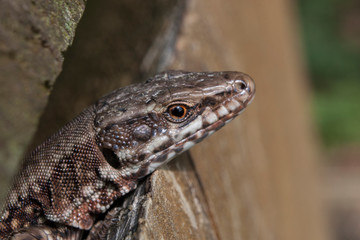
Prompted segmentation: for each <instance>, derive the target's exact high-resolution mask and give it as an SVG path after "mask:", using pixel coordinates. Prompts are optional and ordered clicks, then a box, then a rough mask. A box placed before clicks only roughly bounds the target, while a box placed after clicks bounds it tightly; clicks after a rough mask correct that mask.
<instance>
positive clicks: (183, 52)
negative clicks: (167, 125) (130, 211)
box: [33, 0, 329, 240]
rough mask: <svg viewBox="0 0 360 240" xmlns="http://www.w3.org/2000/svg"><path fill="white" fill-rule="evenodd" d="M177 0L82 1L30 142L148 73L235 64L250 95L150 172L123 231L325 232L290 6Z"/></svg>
mask: <svg viewBox="0 0 360 240" xmlns="http://www.w3.org/2000/svg"><path fill="white" fill-rule="evenodd" d="M140 2H142V4H140ZM179 2H182V1H174V2H171V3H169V1H163V0H157V1H147V2H146V4H144V2H143V1H133V2H131V1H118V0H111V1H110V0H109V1H105V2H99V1H92V0H89V1H88V2H87V7H86V11H85V15H84V17H83V19H82V20H81V23H80V24H79V27H78V29H77V34H76V39H75V41H74V45H73V47H72V49H70V51H68V52H67V53H66V55H65V63H64V68H63V72H62V73H61V75H60V77H59V78H58V80H57V82H56V84H55V86H54V90H53V92H52V95H51V97H50V102H49V105H48V107H47V108H46V110H45V113H44V115H43V117H42V118H41V120H40V125H39V128H38V133H37V134H36V136H35V138H34V141H33V144H36V143H39V141H41V140H42V139H43V138H44V137H45V136H47V135H49V134H50V133H51V132H54V131H55V130H56V129H57V128H58V127H59V126H61V125H62V124H63V123H64V122H65V121H67V120H69V119H71V118H72V117H73V116H74V115H75V114H76V113H78V112H79V111H81V109H82V108H83V107H85V106H86V105H89V104H91V103H93V102H94V101H95V99H97V98H98V97H100V96H101V95H103V94H104V93H106V92H107V91H109V90H111V89H113V88H115V87H119V86H122V85H126V84H129V83H130V82H135V81H141V80H143V78H144V77H145V76H146V75H148V74H149V73H151V72H153V71H159V70H163V69H169V68H172V69H185V70H193V71H216V70H237V71H244V72H246V73H248V74H250V75H251V76H252V77H253V78H254V79H255V82H256V86H257V95H256V98H255V100H254V102H253V103H252V104H251V105H250V106H249V107H248V109H247V110H246V111H245V112H244V113H243V114H242V115H241V116H240V117H239V118H237V119H236V120H234V121H233V122H231V123H230V124H228V125H227V126H226V127H224V129H222V130H221V131H220V132H218V133H215V134H214V135H213V136H211V137H210V138H209V139H207V140H205V141H204V142H202V143H201V144H198V145H197V146H195V147H194V148H193V149H192V150H191V151H190V154H183V155H182V156H181V157H179V158H177V159H175V160H174V161H173V162H171V163H170V164H168V165H167V166H164V167H162V168H161V169H160V170H158V171H156V172H155V173H154V174H152V176H151V177H150V178H149V179H148V180H147V182H146V184H149V185H148V186H149V187H148V188H147V191H146V192H145V193H144V194H145V196H146V199H145V200H144V201H143V202H142V210H141V211H139V212H140V214H141V217H140V219H139V222H138V223H139V224H138V225H137V229H136V232H135V233H131V235H130V236H132V238H135V239H161V238H162V239H226V240H228V239H276V240H277V239H280V240H289V239H291V240H293V239H294V240H297V239H299V240H300V239H317V240H323V239H329V236H328V234H327V229H326V221H325V218H324V206H323V203H322V200H321V196H322V193H321V189H320V188H319V179H318V176H319V166H318V162H319V161H320V159H319V158H320V157H319V154H318V151H317V142H316V138H315V136H314V134H313V128H312V125H311V121H310V119H309V112H308V98H309V96H310V94H309V88H308V84H307V81H306V76H305V74H304V68H303V66H302V65H303V64H302V59H301V54H300V52H301V49H300V48H299V43H298V34H297V32H298V28H297V23H296V14H295V12H296V11H295V9H294V6H292V5H290V3H289V2H288V1H281V0H274V1H271V3H270V2H264V1H260V0H252V1H249V0H247V1H246V0H227V1H226V2H225V1H216V0H191V1H186V2H187V8H186V10H185V11H184V9H183V8H181V7H180V8H179V9H176V6H177V4H178V3H179ZM139 6H142V7H139ZM174 9H175V10H174ZM179 11H180V12H181V13H182V14H180V15H176V13H178V12H179ZM174 14H175V15H176V16H178V17H174V16H175V15H174ZM179 16H181V18H179ZM164 19H166V20H164ZM172 22H175V24H174V25H171V23H172ZM169 24H170V25H169ZM177 27H179V31H177V30H178V29H177ZM144 59H145V60H144Z"/></svg>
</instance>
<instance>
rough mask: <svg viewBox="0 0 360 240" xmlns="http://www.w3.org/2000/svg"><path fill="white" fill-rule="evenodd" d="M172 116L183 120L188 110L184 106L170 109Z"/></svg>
mask: <svg viewBox="0 0 360 240" xmlns="http://www.w3.org/2000/svg"><path fill="white" fill-rule="evenodd" d="M170 114H171V116H172V117H174V118H183V117H185V115H186V109H185V107H184V106H179V105H177V106H173V107H171V108H170Z"/></svg>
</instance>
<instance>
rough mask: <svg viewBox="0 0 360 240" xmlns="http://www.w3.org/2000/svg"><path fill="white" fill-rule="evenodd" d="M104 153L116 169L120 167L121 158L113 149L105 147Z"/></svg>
mask: <svg viewBox="0 0 360 240" xmlns="http://www.w3.org/2000/svg"><path fill="white" fill-rule="evenodd" d="M102 153H103V155H104V157H105V160H106V161H107V162H108V163H109V164H110V166H112V167H113V168H115V169H118V168H119V167H120V161H119V158H118V157H117V156H116V154H115V153H114V151H113V150H111V149H107V148H103V149H102Z"/></svg>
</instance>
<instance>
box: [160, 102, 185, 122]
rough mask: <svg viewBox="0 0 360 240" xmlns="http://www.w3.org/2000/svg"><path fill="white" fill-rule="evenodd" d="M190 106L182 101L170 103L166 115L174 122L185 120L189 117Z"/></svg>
mask: <svg viewBox="0 0 360 240" xmlns="http://www.w3.org/2000/svg"><path fill="white" fill-rule="evenodd" d="M189 110H190V108H189V106H187V105H185V104H181V103H177V104H173V105H170V106H169V107H168V108H167V110H166V112H165V116H166V118H167V119H168V120H170V121H172V122H176V123H179V122H183V121H185V120H186V119H187V118H188V117H189Z"/></svg>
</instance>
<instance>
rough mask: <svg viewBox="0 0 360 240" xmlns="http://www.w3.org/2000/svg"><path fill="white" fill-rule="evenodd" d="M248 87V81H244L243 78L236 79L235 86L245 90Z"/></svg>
mask: <svg viewBox="0 0 360 240" xmlns="http://www.w3.org/2000/svg"><path fill="white" fill-rule="evenodd" d="M247 87H248V86H247V84H246V82H244V81H243V80H235V88H236V89H237V90H240V91H244V90H246V88H247Z"/></svg>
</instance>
